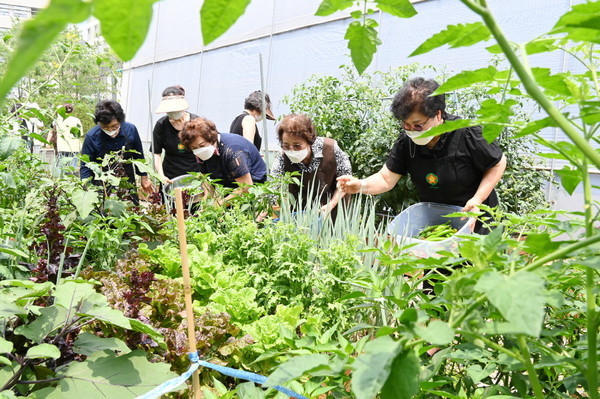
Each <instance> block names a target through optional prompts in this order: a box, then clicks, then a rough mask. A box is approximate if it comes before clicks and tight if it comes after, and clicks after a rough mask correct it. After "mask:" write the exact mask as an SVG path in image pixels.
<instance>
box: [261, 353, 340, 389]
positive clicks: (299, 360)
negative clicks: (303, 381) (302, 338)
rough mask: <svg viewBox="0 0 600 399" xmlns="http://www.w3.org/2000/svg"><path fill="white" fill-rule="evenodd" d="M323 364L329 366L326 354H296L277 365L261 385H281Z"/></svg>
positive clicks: (321, 366)
mask: <svg viewBox="0 0 600 399" xmlns="http://www.w3.org/2000/svg"><path fill="white" fill-rule="evenodd" d="M324 366H326V367H327V368H328V366H329V356H327V355H321V354H313V355H306V356H296V357H293V358H291V359H290V360H288V361H287V362H285V363H283V364H281V365H280V366H279V367H277V368H276V369H275V371H274V372H273V373H271V375H270V376H269V378H267V381H265V383H264V384H263V385H264V386H267V387H272V386H275V385H283V384H285V383H286V382H288V381H290V380H293V379H296V378H298V377H302V376H303V375H304V374H305V373H308V372H310V371H312V370H316V369H320V368H323V367H324Z"/></svg>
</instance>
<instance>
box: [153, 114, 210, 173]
mask: <svg viewBox="0 0 600 399" xmlns="http://www.w3.org/2000/svg"><path fill="white" fill-rule="evenodd" d="M197 117H198V115H194V114H190V120H191V119H195V118H197ZM152 135H153V143H152V146H151V151H152V152H153V153H154V154H162V151H163V150H165V156H164V159H163V172H164V173H165V176H167V177H168V178H169V179H172V178H175V177H177V176H181V175H185V174H187V173H189V172H198V171H199V170H200V169H199V166H198V161H197V160H196V156H195V155H194V153H193V152H192V151H191V150H187V149H185V148H184V147H183V144H181V142H180V141H179V130H177V129H175V128H174V127H173V125H171V122H169V117H168V116H163V117H162V118H160V119H159V120H158V121H157V122H156V125H154V131H153V133H152Z"/></svg>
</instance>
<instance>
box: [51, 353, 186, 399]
mask: <svg viewBox="0 0 600 399" xmlns="http://www.w3.org/2000/svg"><path fill="white" fill-rule="evenodd" d="M169 368H170V365H169V364H168V363H150V362H149V361H148V360H146V352H144V351H142V350H136V351H133V352H131V353H127V354H125V355H121V356H116V355H115V354H114V352H112V351H103V352H97V353H96V354H94V355H92V356H90V357H88V358H87V360H86V361H84V362H72V363H70V364H69V368H68V369H67V370H65V371H63V372H62V373H61V374H60V375H59V377H63V378H62V379H61V380H60V382H59V386H58V388H57V389H55V390H54V391H53V392H52V393H51V394H49V395H48V396H47V399H81V397H82V395H83V394H84V393H85V398H86V399H106V398H121V399H126V398H135V397H136V396H139V395H141V394H144V393H146V392H148V391H150V390H151V389H153V388H155V387H156V386H158V385H160V384H162V383H163V382H165V381H167V380H169V379H172V378H175V377H177V374H175V373H173V372H172V371H170V370H169ZM183 387H184V386H182V388H183Z"/></svg>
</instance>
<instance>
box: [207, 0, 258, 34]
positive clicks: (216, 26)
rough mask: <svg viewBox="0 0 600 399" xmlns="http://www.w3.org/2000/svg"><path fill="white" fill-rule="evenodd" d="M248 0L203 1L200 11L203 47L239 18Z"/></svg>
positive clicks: (248, 2)
mask: <svg viewBox="0 0 600 399" xmlns="http://www.w3.org/2000/svg"><path fill="white" fill-rule="evenodd" d="M248 4H250V0H205V1H204V3H202V8H201V9H200V25H201V27H202V39H203V40H204V45H207V44H209V43H212V42H213V41H215V40H216V39H217V38H218V37H219V36H221V35H222V34H223V33H225V32H227V30H228V29H229V28H231V26H232V25H233V24H234V23H235V22H236V21H237V20H238V19H239V17H241V16H242V15H243V14H244V12H245V11H246V7H248Z"/></svg>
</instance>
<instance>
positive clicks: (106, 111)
mask: <svg viewBox="0 0 600 399" xmlns="http://www.w3.org/2000/svg"><path fill="white" fill-rule="evenodd" d="M113 119H116V120H118V121H119V122H121V123H123V122H125V112H124V111H123V108H122V107H121V104H119V103H118V102H116V101H113V100H101V101H98V104H96V112H95V113H94V123H102V124H105V125H108V124H109V123H110V122H111V121H112V120H113Z"/></svg>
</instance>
